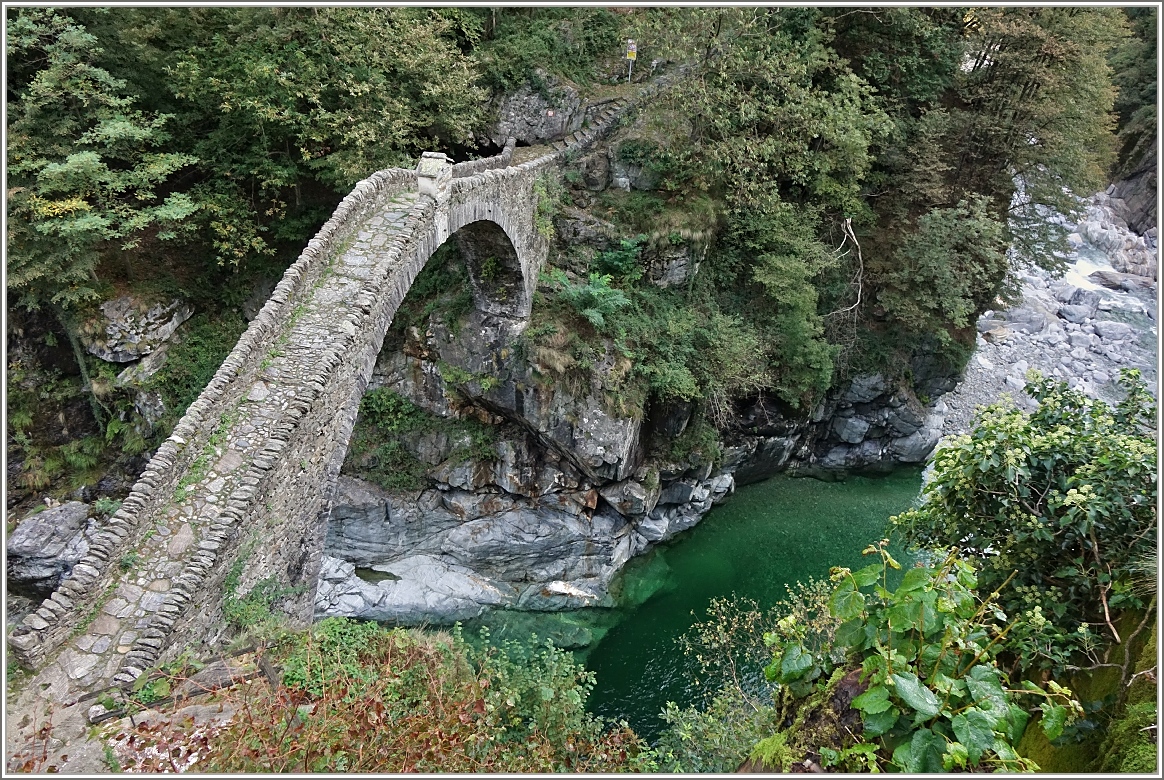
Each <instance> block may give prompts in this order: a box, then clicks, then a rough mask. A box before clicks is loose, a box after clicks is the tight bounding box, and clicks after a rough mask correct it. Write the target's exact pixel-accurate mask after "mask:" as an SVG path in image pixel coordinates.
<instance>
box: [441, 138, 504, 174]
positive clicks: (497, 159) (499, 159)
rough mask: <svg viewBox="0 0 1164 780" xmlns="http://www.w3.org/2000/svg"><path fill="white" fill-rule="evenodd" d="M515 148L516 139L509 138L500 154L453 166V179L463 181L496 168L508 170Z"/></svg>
mask: <svg viewBox="0 0 1164 780" xmlns="http://www.w3.org/2000/svg"><path fill="white" fill-rule="evenodd" d="M516 146H517V139H515V138H513V137H510V139H509V140H508V141H506V142H505V148H504V149H503V150H502V151H501V154H495V155H493V156H492V157H483V158H481V159H480V160H467V161H465V162H459V163H457V164H456V165H454V166H453V178H454V179H463V178H465V177H466V176H476V175H477V174H478V173H484V172H485V171H492V170H496V169H497V168H508V167H509V161H510V160H512V159H513V150H514V148H515V147H516Z"/></svg>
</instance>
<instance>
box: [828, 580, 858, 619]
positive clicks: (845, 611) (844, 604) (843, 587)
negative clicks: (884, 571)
mask: <svg viewBox="0 0 1164 780" xmlns="http://www.w3.org/2000/svg"><path fill="white" fill-rule="evenodd" d="M864 609H865V594H864V593H861V592H860V591H859V590H857V589H856V587H855V586H854V585H853V582H852V580H845V581H844V582H842V583H841V584H840V586H839V587H838V588H837V589H836V590H834V591H833V595H832V596H830V597H829V612H831V613H832V615H833V617H835V618H836V619H837V620H852V619H853V618H856V617H860V615H861V613H862V612H863V611H864Z"/></svg>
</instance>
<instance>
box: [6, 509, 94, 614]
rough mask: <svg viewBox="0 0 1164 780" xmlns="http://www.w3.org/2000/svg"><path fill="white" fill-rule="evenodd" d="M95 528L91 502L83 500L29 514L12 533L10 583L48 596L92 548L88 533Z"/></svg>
mask: <svg viewBox="0 0 1164 780" xmlns="http://www.w3.org/2000/svg"><path fill="white" fill-rule="evenodd" d="M95 531H96V522H95V521H93V520H92V519H91V518H90V516H89V506H88V505H87V504H82V503H81V502H80V501H70V502H69V503H67V504H62V505H61V506H58V507H53V508H52V509H46V510H45V511H43V512H41V513H39V514H36V515H32V516H30V517H26V518H25V519H24V520H22V521H20V523H19V524H18V525H17V526H16V528H15V529H14V530H13V531H12V533H10V534H9V535H8V542H7V546H6V549H7V553H8V555H7V560H8V567H7V568H8V572H7V574H8V582H9V584H10V585H12V586H15V587H17V588H22V589H24V590H26V591H29V592H32V593H36V594H40V595H45V596H47V595H48V594H49V593H51V592H52V591H54V590H56V588H57V587H58V586H59V585H60V584H61V581H62V580H63V579H65V578H67V577H68V576H69V575H70V574H72V572H73V567H74V566H75V565H76V564H77V562H78V561H80V560H81V558H83V557H84V555H85V553H87V552H88V551H89V541H88V539H87V537H88V536H92V534H93V533H94V532H95Z"/></svg>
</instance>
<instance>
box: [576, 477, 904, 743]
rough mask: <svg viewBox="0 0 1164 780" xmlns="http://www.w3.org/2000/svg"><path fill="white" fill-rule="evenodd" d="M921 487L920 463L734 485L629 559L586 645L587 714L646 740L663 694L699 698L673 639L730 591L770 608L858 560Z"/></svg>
mask: <svg viewBox="0 0 1164 780" xmlns="http://www.w3.org/2000/svg"><path fill="white" fill-rule="evenodd" d="M920 486H921V472H920V470H912V469H911V470H904V471H898V472H895V473H894V474H891V475H889V476H884V477H870V478H866V477H850V478H848V479H847V480H846V481H844V482H821V481H818V480H815V479H791V478H787V477H776V478H773V479H770V480H768V481H766V482H761V483H758V484H755V485H747V486H745V487H742V488H739V489H738V490H737V491H736V493H735V495H734V496H732V497H731V498H730V499H729V500H728V502H727V503H726V504H724V505H722V506H719V507H716V508H715V509H714V510H712V512H711V513H710V514H708V516H707V517H705V518H704V519H703V521H702V522H701V523H700V524H699V525H697V526H696V527H695V528H693V529H691V530H690V531H688V532H686V533H684V534H682V535H681V536H679V537H677V538H676V539H675V540H673V541H672V542H671V543H670V544H668V545H666V546H663V547H659V548H657V549H656V550H654V551H653V552H651V553H649V554H647V555H645V556H643V557H642V558H639V559H636V560H635V561H633V562H632V563H631V564H630V565H628V567H627V569H626V570H625V573H624V575H623V576H622V578H621V582H620V583H619V585H621V589H622V596H621V600H622V601H623V602H624V606H623V607H622V608H620V609H618V610H612V611H610V614H609V615H608V616H607V619H606V620H605V621H603V622H605V623H606V625H603V626H602V629H601V631H596V632H595V633H596V634H597V635H600V636H601V638H600V639H599V641H598V642H597V644H595V645H593V646H592V647H591V649H590V650H589V652H588V653H587V654H586V665H587V667H588V668H589V669H591V670H592V671H594V672H595V674H596V676H597V685H596V687H595V689H594V691H593V693H592V694H591V696H590V702H589V706H590V709H591V711H593V712H595V713H597V714H599V715H603V716H606V717H609V718H614V719H618V720H623V719H625V720H626V721H627V722H628V723H629V724H630V725H631V727H632V728H634V729H635V731H636V732H638V733H639V734H641V735H642V736H644V737H646V738H648V739H652V740H653V739H654V738H655V737H656V736H657V735H658V733H659V731H660V729H661V727H662V726H663V725H664V724H663V722H662V720H661V719H660V718H659V713H660V712H661V711H662V709H663V706H664V704H665V703H666V702H667V701H675V702H677V703H679V704H680V705H689V704H691V703H693V701H694V697H695V693H696V692H695V691H694V690H693V689H692V688H691V684H690V680H691V678H692V676H693V674H694V671H695V670H694V668H692V667H691V665H690V663H689V662H688V661H687V660H686V659H685V658H684V657H683V654H682V652H681V651H680V650H679V648H678V646H677V645H676V640H677V639H678V638H679V637H680V636H681V635H682V634H683V633H684V632H685V631H686V630H687V629H688V628H689V627H690V626H691V625H692V623H694V622H695V621H696V620H698V619H702V617H704V616H705V610H706V608H707V604H708V602H709V601H710V600H711V599H712V598H714V597H719V596H728V595H731V594H733V593H734V594H736V595H737V596H744V597H748V598H751V599H754V600H755V601H757V602H758V603H759V604H760V606H761V608H766V607H768V606H771V605H772V604H774V603H775V602H777V601H779V600H780V599H782V598H783V597H784V596H785V594H786V591H785V587H784V586H785V584H789V583H795V582H797V581H798V580H800V581H804V580H806V579H808V578H809V577H813V576H816V577H823V576H825V575H827V574H828V570H829V568H830V567H832V566H850V567H854V568H855V567H856V566H857V565H859V564H860V563H861V550H862V549H864V548H865V546H866V545H868V544H869V543H870V542H872V541H874V540H876V539H878V538H881V536H883V535H884V532H885V527H886V520H887V519H888V518H889V516H890V515H893V514H897V513H899V512H901V511H902V510H904V509H906V508H907V507H908V506H909V505H910V503H911V502H912V501H913V499H914V498H915V497H916V496H917V493H918V489H919V488H920ZM640 602H641V603H640ZM636 603H638V606H633V605H634V604H636ZM692 613H694V615H693V614H692ZM611 624H613V625H611ZM596 638H597V637H596Z"/></svg>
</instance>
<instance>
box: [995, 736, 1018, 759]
mask: <svg viewBox="0 0 1164 780" xmlns="http://www.w3.org/2000/svg"><path fill="white" fill-rule="evenodd" d="M990 749H991V750H993V751H994V755H996V756H998V757H999V758H1001V759H1002V760H1003V761H1018V753H1016V752H1014V748H1012V747H1011V746H1010V745H1009V744H1008V743H1007V741H1006V740H1005V739H996V740H994V744H993V745H991V746H990Z"/></svg>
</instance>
